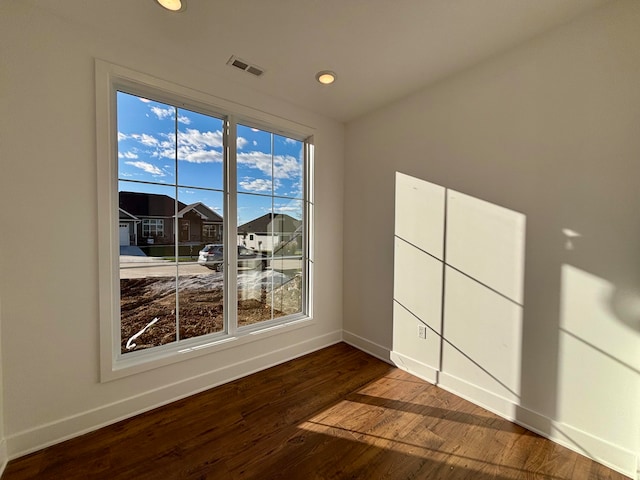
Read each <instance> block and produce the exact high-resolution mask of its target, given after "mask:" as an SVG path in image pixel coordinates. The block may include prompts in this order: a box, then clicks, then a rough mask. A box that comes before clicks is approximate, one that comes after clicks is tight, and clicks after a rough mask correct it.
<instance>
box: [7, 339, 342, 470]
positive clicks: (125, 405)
mask: <svg viewBox="0 0 640 480" xmlns="http://www.w3.org/2000/svg"><path fill="white" fill-rule="evenodd" d="M341 340H342V331H341V330H337V331H335V332H331V333H328V334H325V335H322V336H320V337H315V338H312V339H310V340H306V341H304V342H299V343H297V344H294V345H288V346H287V347H285V348H282V349H279V350H275V351H272V352H268V353H266V354H264V355H259V356H256V357H252V358H249V359H247V360H244V361H242V362H238V363H235V364H232V365H226V366H224V367H222V368H219V369H217V370H213V371H210V372H207V373H206V374H203V375H198V376H194V377H191V378H187V379H184V380H181V381H180V382H176V383H173V384H171V385H165V386H162V387H161V388H158V389H156V390H152V391H148V392H145V393H143V394H141V395H137V396H134V397H130V398H126V399H123V400H119V401H117V402H114V403H111V404H108V405H103V406H101V407H99V408H96V409H93V410H89V411H86V412H83V413H80V414H77V415H73V416H70V417H67V418H63V419H60V420H58V421H55V422H52V423H49V424H45V425H41V426H38V427H36V428H33V429H30V430H26V431H22V432H19V433H16V434H13V435H10V436H9V437H7V438H6V447H5V449H4V451H5V458H8V459H9V460H12V459H14V458H17V457H21V456H23V455H27V454H29V453H32V452H35V451H37V450H40V449H42V448H46V447H48V446H51V445H54V444H56V443H60V442H63V441H65V440H68V439H70V438H73V437H77V436H79V435H83V434H85V433H88V432H91V431H94V430H97V429H99V428H102V427H104V426H107V425H110V424H113V423H116V422H118V421H120V420H124V419H126V418H130V417H133V416H135V415H139V414H141V413H144V412H147V411H149V410H153V409H154V408H157V407H160V406H163V405H166V404H169V403H171V402H174V401H176V400H180V399H182V398H185V397H188V396H191V395H194V394H196V393H200V392H202V391H205V390H208V389H210V388H213V387H216V386H218V385H222V384H224V383H228V382H231V381H233V380H236V379H238V378H242V377H245V376H247V375H251V374H252V373H255V372H259V371H261V370H265V369H267V368H270V367H273V366H275V365H278V364H280V363H284V362H287V361H289V360H292V359H294V358H298V357H300V356H302V355H306V354H307V353H311V352H314V351H316V350H320V349H321V348H325V347H328V346H330V345H333V344H336V343H339V342H340V341H341Z"/></svg>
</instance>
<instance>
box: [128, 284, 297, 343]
mask: <svg viewBox="0 0 640 480" xmlns="http://www.w3.org/2000/svg"><path fill="white" fill-rule="evenodd" d="M221 280H222V277H221V276H217V277H216V276H213V275H212V276H194V277H180V284H179V312H180V315H179V320H180V339H187V338H194V337H199V336H202V335H206V334H210V333H215V332H220V331H222V330H223V328H224V324H223V322H224V316H223V313H224V312H223V308H224V305H223V290H222V281H221ZM293 280H294V281H288V282H286V284H282V285H279V286H277V287H276V288H274V289H273V291H272V292H271V291H268V290H267V288H266V285H265V282H264V281H263V282H262V283H259V282H258V283H255V284H251V285H249V286H248V284H243V285H242V286H241V287H242V288H239V291H238V325H239V326H244V325H251V324H254V323H256V322H260V321H264V320H269V319H271V318H272V317H271V315H272V308H271V307H272V303H273V304H274V308H273V318H277V317H281V316H284V315H289V314H291V313H297V312H299V311H300V310H301V305H300V288H301V282H300V280H299V277H294V278H293ZM239 287H240V285H239ZM120 309H121V351H122V353H127V352H131V351H136V350H142V349H146V348H151V347H155V346H158V345H164V344H167V343H171V342H175V341H176V294H175V278H174V277H148V278H131V279H122V280H120ZM155 318H157V319H158V320H157V321H156V322H155V323H154V324H153V325H151V326H149V327H148V328H147V329H146V330H145V331H144V333H142V334H140V335H139V336H137V337H136V338H131V337H133V336H134V335H136V334H137V333H139V332H140V331H141V330H142V329H144V328H145V326H147V325H148V324H149V323H150V322H152V321H153V320H154V319H155ZM127 343H128V344H129V345H128V348H127Z"/></svg>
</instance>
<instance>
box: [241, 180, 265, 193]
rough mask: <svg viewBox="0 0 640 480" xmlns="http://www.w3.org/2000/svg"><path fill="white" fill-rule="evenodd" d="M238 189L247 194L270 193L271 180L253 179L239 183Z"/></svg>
mask: <svg viewBox="0 0 640 480" xmlns="http://www.w3.org/2000/svg"><path fill="white" fill-rule="evenodd" d="M240 187H242V189H243V190H246V191H249V192H270V191H271V180H267V179H265V178H254V179H248V178H245V179H244V180H242V181H240Z"/></svg>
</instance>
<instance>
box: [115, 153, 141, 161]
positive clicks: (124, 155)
mask: <svg viewBox="0 0 640 480" xmlns="http://www.w3.org/2000/svg"><path fill="white" fill-rule="evenodd" d="M118 158H128V159H129V160H135V159H136V158H138V155H136V154H135V153H133V152H118Z"/></svg>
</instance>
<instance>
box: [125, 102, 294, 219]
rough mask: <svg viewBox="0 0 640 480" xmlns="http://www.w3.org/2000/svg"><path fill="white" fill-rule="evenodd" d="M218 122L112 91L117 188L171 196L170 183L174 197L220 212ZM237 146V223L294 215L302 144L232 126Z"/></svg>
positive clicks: (219, 123)
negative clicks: (235, 129)
mask: <svg viewBox="0 0 640 480" xmlns="http://www.w3.org/2000/svg"><path fill="white" fill-rule="evenodd" d="M176 116H177V120H178V121H177V129H178V131H177V135H176ZM222 127H223V121H222V120H221V119H219V118H215V117H210V116H207V115H202V114H200V113H196V112H193V111H189V110H185V109H181V108H174V107H172V106H170V105H166V104H163V103H159V102H155V101H150V100H147V99H143V98H140V97H136V96H134V95H129V94H127V93H122V92H118V178H119V180H120V181H119V187H118V188H119V190H120V191H136V192H147V193H163V194H166V195H169V196H171V197H174V198H175V191H176V185H177V186H178V200H180V201H181V202H183V203H185V204H190V203H195V202H202V203H204V204H205V205H207V206H208V207H209V208H211V209H212V210H214V211H216V212H217V213H218V214H222V212H223V203H222V202H223V194H222V189H223V168H222V167H223V163H222V160H223V156H222V141H223V137H222ZM176 147H177V155H178V160H177V162H176ZM237 150H238V156H237V165H238V166H237V169H238V170H237V178H238V185H237V189H238V225H241V224H243V223H246V222H248V221H250V220H253V219H254V218H257V217H260V216H262V215H264V214H265V213H268V212H270V211H275V212H277V213H287V214H289V215H291V216H293V217H295V218H298V219H300V218H301V216H302V172H303V169H302V165H303V143H302V142H300V141H298V140H293V139H290V138H286V137H283V136H280V135H276V134H272V133H269V132H265V131H262V130H258V129H255V128H251V127H247V126H244V125H238V140H237ZM132 181H136V182H148V183H144V184H143V183H134V182H132ZM272 194H273V195H274V198H272V197H271V195H272Z"/></svg>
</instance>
